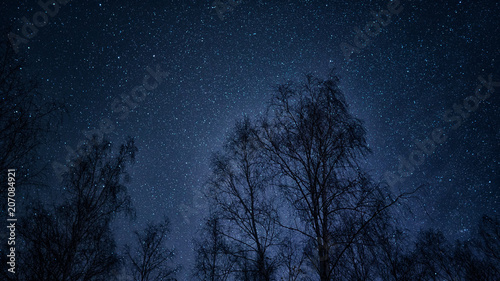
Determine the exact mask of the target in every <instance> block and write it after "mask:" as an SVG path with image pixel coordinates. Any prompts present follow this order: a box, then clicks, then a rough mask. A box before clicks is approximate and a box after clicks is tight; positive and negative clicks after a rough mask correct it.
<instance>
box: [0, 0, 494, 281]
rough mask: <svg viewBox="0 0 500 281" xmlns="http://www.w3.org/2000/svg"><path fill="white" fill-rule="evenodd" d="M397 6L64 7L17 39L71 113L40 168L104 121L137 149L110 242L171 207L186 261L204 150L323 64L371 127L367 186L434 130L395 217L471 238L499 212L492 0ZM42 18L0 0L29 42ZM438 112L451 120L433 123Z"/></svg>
mask: <svg viewBox="0 0 500 281" xmlns="http://www.w3.org/2000/svg"><path fill="white" fill-rule="evenodd" d="M5 2H9V3H5ZM61 2H64V1H61ZM221 2H222V3H224V2H226V3H227V1H224V0H221ZM394 2H396V1H394ZM399 2H400V3H399V5H396V3H392V4H391V3H390V1H388V0H376V1H335V0H331V1H316V0H309V1H306V0H299V1H250V0H242V1H236V3H234V4H233V6H232V8H231V9H227V10H224V9H223V8H221V6H218V7H215V8H214V5H215V4H214V2H213V1H198V0H186V1H130V0H123V1H106V0H103V1H97V0H88V1H70V2H69V3H67V4H65V5H62V4H61V5H59V11H58V12H57V13H55V12H52V14H53V16H52V15H50V14H49V16H47V19H48V20H47V21H48V23H47V24H46V25H44V26H42V27H39V28H38V32H37V33H36V34H35V35H33V36H32V38H30V39H29V40H28V42H24V43H19V45H18V48H19V49H18V53H17V56H19V57H21V58H23V59H24V60H25V61H26V68H25V72H26V75H28V76H30V77H35V78H36V79H37V81H38V82H39V83H40V85H41V87H40V92H41V93H42V94H43V95H44V96H46V97H47V99H57V100H63V101H64V102H65V104H66V106H67V107H68V110H69V115H68V116H67V117H66V118H65V119H64V122H63V123H62V126H61V127H60V128H59V134H58V136H57V137H54V140H53V142H51V145H50V146H49V147H46V148H44V150H43V156H44V157H43V159H41V161H43V162H44V163H45V162H48V163H49V164H51V165H52V164H53V163H61V164H64V163H65V157H66V155H67V154H68V153H67V151H68V150H70V149H75V148H76V146H77V145H78V143H79V142H80V141H82V140H84V139H85V134H87V133H88V132H89V131H92V130H95V129H96V128H100V126H102V125H103V120H107V121H110V122H111V124H112V125H113V126H114V130H112V131H111V132H110V134H109V138H110V139H111V140H112V141H113V142H115V143H120V142H123V141H124V140H125V138H126V137H127V136H132V137H134V138H135V139H136V143H137V146H138V148H139V153H138V155H137V161H136V164H135V165H134V166H133V167H132V168H131V169H130V174H131V176H132V181H131V183H130V185H129V192H130V194H131V196H132V199H133V204H134V206H135V208H136V209H137V220H136V221H134V222H130V221H127V220H126V219H119V220H118V221H117V222H116V225H115V232H116V234H117V238H118V241H119V242H120V243H126V242H127V241H128V240H129V239H130V230H131V229H140V228H141V227H142V226H144V224H145V223H146V222H147V221H148V220H153V221H159V220H160V219H161V218H162V217H163V216H165V215H166V216H168V217H169V218H170V220H171V221H172V240H171V244H172V245H175V247H176V249H177V260H176V261H177V262H179V263H181V264H183V265H184V266H185V268H186V269H187V270H188V269H189V267H190V266H191V259H192V252H191V247H192V245H191V240H192V238H193V235H194V234H196V231H197V229H198V226H199V223H200V221H201V219H200V218H201V217H202V215H203V214H204V210H205V208H206V206H205V204H204V199H203V197H202V191H203V188H204V183H205V181H206V179H207V176H208V173H209V165H208V164H209V158H210V155H211V153H213V152H215V151H217V150H219V149H220V148H221V145H222V143H223V140H224V138H225V136H226V134H227V132H228V130H229V129H230V128H231V127H232V126H233V124H234V121H235V119H237V118H240V117H242V116H243V115H244V114H246V115H248V116H250V117H253V118H255V117H258V116H259V114H261V113H262V112H263V111H264V110H265V108H266V101H267V100H268V99H269V97H270V93H271V91H272V87H273V86H275V85H277V84H279V83H283V82H286V81H288V80H290V79H291V80H294V81H300V80H301V79H303V77H304V76H303V75H304V74H306V73H313V74H316V75H319V76H323V77H324V76H325V75H326V74H327V73H328V71H329V70H330V69H332V68H334V69H335V73H337V74H338V75H339V77H340V79H341V88H342V90H343V91H344V93H345V95H346V98H347V100H348V102H349V103H350V105H351V111H352V112H353V113H354V115H355V116H357V117H358V118H360V119H362V120H363V121H364V124H365V126H366V129H367V132H368V143H369V146H370V147H371V149H372V150H373V153H372V154H371V155H370V156H369V157H368V158H367V163H366V167H367V169H368V170H369V171H370V173H371V174H372V176H373V177H374V178H375V179H377V180H384V179H385V175H386V174H387V173H388V172H394V171H397V170H398V165H400V163H401V162H400V159H401V158H405V157H406V158H408V156H409V155H410V153H411V152H412V151H413V150H414V149H415V148H416V144H415V143H416V141H418V140H424V139H426V138H432V132H433V130H434V129H436V128H441V129H442V130H443V131H444V132H445V133H446V135H447V140H446V141H445V142H443V143H442V144H439V145H437V146H436V147H435V149H434V153H432V154H431V155H429V156H428V157H426V158H425V160H423V163H422V164H421V165H419V166H418V167H417V168H416V169H415V171H414V173H413V174H412V175H410V176H407V177H403V178H400V180H399V182H397V183H396V184H394V185H393V189H394V190H409V189H411V188H414V187H416V186H419V185H421V184H426V188H424V190H422V191H421V193H420V194H419V195H420V197H421V198H420V201H419V202H416V203H415V206H414V211H413V212H412V215H410V216H407V217H405V218H404V219H405V221H406V224H407V225H408V227H411V228H414V229H417V230H418V229H420V228H424V227H438V228H440V229H442V230H443V231H444V232H445V233H446V234H447V235H449V236H451V237H454V238H462V239H464V238H465V239H466V238H467V236H468V234H469V232H470V231H471V229H473V228H474V227H475V225H476V223H477V220H478V218H479V217H480V216H481V215H482V214H489V215H498V212H499V211H500V210H499V206H500V177H499V176H498V174H499V171H500V159H499V152H500V120H499V117H498V116H500V107H499V104H500V97H499V94H500V84H499V83H498V82H495V81H500V70H499V66H500V63H499V62H500V52H499V44H498V43H500V32H499V29H500V2H498V1H486V0H480V1H417V0H412V1H409V0H401V1H399ZM391 5H393V6H391ZM222 7H223V6H222ZM52 8H53V7H52ZM382 10H384V11H392V12H394V13H392V12H389V13H390V20H388V19H387V18H385V21H384V19H382V21H383V23H382V24H380V25H378V28H379V29H378V28H376V27H375V28H373V29H369V30H368V31H367V32H371V34H372V35H373V36H372V37H366V34H365V35H364V36H365V38H368V39H369V42H365V41H363V40H361V39H362V38H361V36H360V35H359V34H360V33H359V31H362V30H365V28H366V26H367V25H369V24H370V23H372V22H373V21H374V20H375V19H376V18H375V15H377V14H384V13H382V12H380V13H379V11H382ZM39 11H43V9H42V7H41V6H39V5H38V4H37V1H34V0H31V1H25V0H22V1H3V2H2V3H1V4H0V19H1V21H2V25H3V26H5V27H8V28H9V30H10V31H11V32H12V33H14V34H17V35H18V36H20V37H21V38H24V37H22V36H23V33H22V28H23V21H22V18H23V17H25V18H26V19H27V20H29V21H30V22H33V20H34V19H33V17H34V15H35V14H36V13H37V12H39ZM52 11H53V10H52ZM38 15H40V14H38ZM386 15H387V14H386ZM35 20H37V21H43V18H42V17H40V18H39V19H35ZM373 26H374V25H372V27H373ZM2 36H5V37H7V35H6V34H3V35H2ZM346 46H347V47H346ZM351 51H352V54H350V52H351ZM152 72H153V73H157V74H158V72H160V73H161V74H162V75H161V77H158V79H159V80H155V79H152V80H151V79H150V80H149V82H150V83H152V84H153V83H155V82H157V87H155V88H154V89H153V90H151V91H149V94H147V95H146V96H145V97H144V98H141V99H140V101H132V100H130V99H129V97H130V92H131V91H132V90H133V89H134V88H136V87H137V86H140V85H142V83H143V79H144V76H145V75H147V74H148V73H149V74H150V75H151V73H152ZM490 75H492V76H490ZM489 76H490V77H491V78H490V80H488V77H489ZM480 77H481V78H480ZM481 79H483V81H485V80H486V82H485V83H487V82H488V81H491V83H490V85H493V86H492V87H495V83H496V87H497V88H496V91H495V92H493V93H491V96H490V97H489V98H487V99H486V100H484V101H482V102H480V103H479V104H477V108H474V110H473V111H472V112H470V113H469V112H467V111H465V113H463V114H465V115H467V116H466V117H465V115H461V114H460V113H457V112H458V111H457V110H460V109H456V110H455V111H454V112H453V110H454V104H456V105H455V107H463V106H469V108H470V105H471V104H473V101H471V102H470V103H469V104H468V105H466V104H464V100H465V99H467V98H468V97H469V96H474V93H475V90H476V88H477V86H478V85H481ZM470 100H471V99H469V101H470ZM466 103H467V102H466ZM473 105H474V106H475V104H473ZM123 106H125V107H127V108H128V109H131V110H130V112H128V114H127V115H125V114H124V113H123V112H117V108H118V110H119V109H120V108H121V109H123ZM132 107H134V108H133V109H132ZM447 110H451V111H452V112H453V113H450V115H449V117H456V118H459V120H460V125H459V126H458V121H455V122H446V121H444V119H443V114H444V113H445V112H446V111H447ZM462 112H463V110H462ZM457 116H458V117H457ZM452 125H457V128H454V129H453V128H450V127H451V126H452ZM48 173H49V177H48V178H50V179H51V180H50V181H51V182H50V186H51V188H48V189H47V188H45V189H43V190H41V191H40V194H41V195H40V196H43V198H46V200H51V198H53V196H51V195H53V193H54V192H57V184H58V181H57V175H56V172H55V171H53V170H49V172H48ZM184 274H185V273H184Z"/></svg>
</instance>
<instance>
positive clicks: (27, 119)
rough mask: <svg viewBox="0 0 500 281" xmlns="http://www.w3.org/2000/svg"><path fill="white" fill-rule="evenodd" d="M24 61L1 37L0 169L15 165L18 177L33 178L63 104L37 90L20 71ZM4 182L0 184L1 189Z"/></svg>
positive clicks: (0, 191) (38, 170)
mask: <svg viewBox="0 0 500 281" xmlns="http://www.w3.org/2000/svg"><path fill="white" fill-rule="evenodd" d="M23 68H25V66H24V64H23V62H22V61H21V60H20V59H18V58H16V56H15V53H14V51H13V50H12V48H11V47H10V44H9V43H8V42H6V41H5V40H1V41H0V147H1V149H0V171H2V172H3V171H6V170H7V169H17V171H18V173H17V176H16V177H17V179H18V181H19V180H20V179H21V180H25V179H27V178H28V177H29V178H30V180H33V176H35V175H37V174H38V173H39V172H40V170H41V169H42V167H35V164H39V161H35V159H36V157H37V152H38V150H39V149H40V147H41V146H42V145H43V144H44V143H46V142H47V140H48V138H47V137H48V136H49V133H52V132H55V129H54V128H58V127H59V124H60V121H61V117H62V115H61V113H62V112H63V110H62V108H63V107H62V105H61V104H59V103H56V102H53V101H50V98H47V97H44V96H43V95H41V94H40V92H39V86H38V84H37V83H36V82H35V81H33V80H31V79H28V78H27V77H26V75H25V74H24V73H23ZM6 192H7V185H5V184H3V185H1V186H0V193H1V194H5V193H6Z"/></svg>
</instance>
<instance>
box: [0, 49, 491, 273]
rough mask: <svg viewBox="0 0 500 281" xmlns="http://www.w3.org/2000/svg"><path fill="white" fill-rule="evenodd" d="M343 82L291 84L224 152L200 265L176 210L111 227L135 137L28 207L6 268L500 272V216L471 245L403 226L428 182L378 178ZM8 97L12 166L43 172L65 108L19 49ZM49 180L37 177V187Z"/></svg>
mask: <svg viewBox="0 0 500 281" xmlns="http://www.w3.org/2000/svg"><path fill="white" fill-rule="evenodd" d="M3 47H4V49H5V46H3ZM339 83H340V79H339V78H338V77H337V76H335V75H334V74H333V72H332V73H330V74H329V75H328V76H327V77H326V78H324V79H322V78H319V77H315V76H313V75H306V76H305V78H304V80H303V81H302V82H289V83H284V84H281V85H278V86H277V87H276V88H275V89H274V91H273V95H272V97H271V98H270V100H269V102H268V104H267V108H266V111H265V112H264V113H263V114H262V115H261V116H257V117H256V118H254V119H252V118H249V117H244V118H242V119H240V120H237V121H236V123H235V126H234V128H233V129H232V131H231V133H230V134H229V135H228V136H227V138H226V141H225V143H224V146H223V147H222V149H221V150H220V151H219V152H217V153H215V154H213V156H212V158H211V159H210V169H211V170H210V171H211V172H210V176H209V178H208V179H207V183H206V187H207V188H206V194H205V197H206V199H207V209H208V212H207V216H206V217H204V218H202V221H203V225H202V227H201V228H200V229H198V230H197V232H196V234H195V238H194V241H193V242H194V243H193V244H194V252H195V259H194V262H193V264H192V265H190V266H188V267H186V266H184V268H181V267H180V266H179V265H178V264H177V263H178V262H177V261H176V259H175V251H174V250H173V249H172V248H171V247H169V245H168V244H169V237H170V235H171V233H170V221H169V220H168V218H165V219H164V220H163V221H162V222H160V223H148V224H147V226H146V227H145V228H144V229H142V230H139V231H136V232H134V237H135V240H134V241H130V244H129V245H127V246H125V247H124V248H123V249H119V248H118V246H117V244H116V240H115V236H114V233H113V230H112V229H111V225H112V222H114V221H115V220H116V218H117V216H119V215H121V214H124V215H127V216H128V217H129V218H131V219H133V218H134V215H135V212H134V208H133V206H132V204H131V198H130V195H129V193H128V190H127V186H128V184H129V181H130V177H129V175H128V173H127V169H128V167H129V166H130V165H132V164H133V162H134V159H135V155H136V153H137V151H138V149H137V147H136V145H135V143H134V140H133V139H132V138H129V139H127V140H126V141H125V143H123V144H122V145H120V146H119V147H118V149H114V145H112V144H111V142H109V141H108V140H107V139H106V138H97V137H95V138H94V139H93V140H92V141H91V142H90V144H89V145H88V146H87V147H86V148H85V149H86V151H85V153H81V154H77V155H76V156H75V157H76V159H73V161H71V163H74V164H73V165H72V166H71V167H69V169H68V170H67V172H66V173H65V174H64V175H63V182H62V184H61V189H60V190H58V197H57V198H54V200H50V202H47V198H40V200H38V201H36V200H34V201H32V202H30V204H29V205H28V206H26V208H25V209H24V210H23V212H22V213H24V214H25V215H24V217H23V218H22V219H20V220H19V225H18V226H17V230H18V235H19V237H18V242H17V243H16V253H17V255H16V263H17V273H16V274H12V273H9V272H7V270H6V269H7V267H4V269H2V271H1V273H0V278H1V279H2V280H26V281H32V280H33V281H35V280H36V281H40V280H48V281H94V280H95V281H97V280H122V281H124V280H140V281H152V280H179V272H180V271H181V270H182V269H184V270H187V271H189V272H190V280H206V281H226V280H227V281H229V280H245V281H270V280H289V281H290V280H321V281H326V280H338V281H341V280H358V281H361V280H364V281H368V280H373V281H376V280H394V281H403V280H408V281H409V280H412V281H413V280H457V281H458V280H485V281H488V280H492V281H493V280H498V276H500V254H499V253H500V221H499V219H498V218H497V217H489V216H483V217H482V219H481V220H480V222H479V223H478V227H477V231H476V232H475V233H474V235H472V236H471V237H470V239H468V240H466V241H449V239H447V237H446V236H445V235H444V234H443V233H442V232H440V231H439V230H436V229H424V230H421V231H420V232H418V233H411V232H409V231H408V230H406V229H403V228H401V226H400V225H399V224H398V217H399V216H401V215H400V213H399V210H400V209H401V208H402V206H405V205H406V206H410V205H411V204H410V203H411V202H410V201H411V198H412V197H415V196H417V197H418V192H419V189H420V188H422V187H419V188H416V189H414V190H412V191H411V192H407V193H401V194H393V192H391V191H390V189H389V188H388V186H387V184H385V183H383V182H376V181H375V180H374V179H373V178H372V177H371V176H370V175H369V173H368V172H366V168H365V165H364V163H365V157H366V155H368V154H369V153H370V149H369V146H368V144H367V141H366V131H365V129H364V127H363V123H362V121H361V120H359V119H357V118H356V117H354V116H353V115H352V114H351V113H350V111H349V106H348V102H347V100H346V98H345V96H344V95H343V93H342V91H341V89H340V88H339ZM0 94H1V97H2V98H1V100H0V109H1V110H0V120H1V123H0V144H1V146H2V151H1V154H0V167H2V168H3V170H4V171H5V170H6V169H8V168H12V167H30V165H32V164H33V162H36V161H37V160H36V159H37V156H38V150H39V149H40V147H42V146H43V145H45V143H44V142H43V141H41V140H43V139H44V138H49V135H50V133H51V132H52V130H51V128H52V127H53V125H54V124H55V123H58V122H59V121H58V120H60V119H58V118H57V117H58V116H60V114H61V113H62V112H63V111H64V109H63V107H62V106H60V104H58V103H56V102H45V103H39V102H38V100H37V95H39V93H38V92H37V86H36V85H35V84H32V83H26V82H25V80H23V67H22V63H21V62H19V60H18V59H16V58H15V57H14V55H13V54H12V52H11V51H9V49H8V48H6V49H5V51H4V56H3V61H2V64H1V69H0ZM33 167H35V166H33ZM40 171H42V170H40ZM35 174H36V173H29V174H28V173H25V177H26V179H28V181H27V182H29V179H31V178H34V177H35ZM1 190H2V189H1V188H0V191H1ZM3 193H4V194H5V191H4V192H3ZM42 200H44V201H42ZM2 235H5V233H4V232H2ZM3 237H4V236H2V237H0V238H2V241H6V239H3ZM1 249H2V251H1V254H2V255H1V257H0V262H1V263H2V264H4V265H5V264H6V262H7V257H6V254H5V249H4V246H2V247H1Z"/></svg>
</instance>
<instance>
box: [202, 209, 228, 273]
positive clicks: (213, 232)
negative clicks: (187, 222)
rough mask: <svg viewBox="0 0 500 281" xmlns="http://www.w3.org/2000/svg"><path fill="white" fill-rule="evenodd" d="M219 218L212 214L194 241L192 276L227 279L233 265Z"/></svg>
mask: <svg viewBox="0 0 500 281" xmlns="http://www.w3.org/2000/svg"><path fill="white" fill-rule="evenodd" d="M221 228H222V226H221V222H220V218H219V217H218V215H216V214H212V215H211V216H210V217H209V218H208V219H207V220H206V221H205V225H204V227H203V229H202V231H201V239H199V240H197V241H195V242H194V243H195V251H196V262H195V268H194V274H193V275H194V277H196V278H198V279H199V280H204V281H227V280H229V277H230V276H231V272H233V269H234V267H235V260H234V258H233V257H232V256H231V255H230V249H229V245H228V244H227V241H226V238H225V237H224V236H223V235H222V233H223V230H222V229H221Z"/></svg>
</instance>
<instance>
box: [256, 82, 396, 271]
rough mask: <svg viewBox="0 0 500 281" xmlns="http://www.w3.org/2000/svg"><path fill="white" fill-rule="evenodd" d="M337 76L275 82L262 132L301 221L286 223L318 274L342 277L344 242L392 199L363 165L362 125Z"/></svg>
mask: <svg viewBox="0 0 500 281" xmlns="http://www.w3.org/2000/svg"><path fill="white" fill-rule="evenodd" d="M338 83H339V80H338V78H337V77H335V76H331V77H330V78H328V79H326V80H321V79H319V78H315V77H313V76H311V75H308V76H306V81H305V83H303V84H301V85H297V84H295V83H288V84H283V85H280V86H278V88H277V91H276V94H275V95H274V97H273V99H272V101H271V104H270V108H269V110H268V114H267V116H266V118H265V120H264V121H263V123H262V128H263V133H262V134H261V138H260V140H261V143H262V146H263V147H264V152H265V154H266V156H267V159H269V161H270V162H271V163H273V164H274V168H273V170H274V171H276V172H277V175H279V176H280V182H279V187H280V188H281V190H282V191H283V192H284V194H285V195H286V196H287V198H288V200H289V202H290V203H291V204H292V206H293V208H294V209H295V210H296V211H297V212H298V214H299V215H300V217H301V219H302V222H303V223H302V225H300V224H297V225H288V226H285V227H287V228H289V229H293V230H295V231H296V232H297V233H300V234H302V235H303V236H304V237H305V238H306V239H307V240H309V242H308V243H309V247H308V248H307V249H306V253H307V254H308V256H309V260H310V265H311V266H312V267H314V268H315V270H316V272H317V274H318V276H319V277H320V279H321V280H331V279H332V278H338V277H339V276H338V274H341V272H340V271H339V269H340V264H341V263H342V259H344V258H345V254H346V253H347V252H348V250H349V249H351V248H352V247H353V246H354V245H355V244H357V243H360V242H361V238H362V236H363V235H362V234H363V232H364V231H365V228H367V227H368V226H369V225H370V223H373V220H374V219H375V218H376V217H377V216H378V215H380V214H381V213H382V212H383V211H384V210H385V209H386V208H388V207H389V206H390V205H392V204H394V202H395V201H396V200H397V199H393V200H390V196H389V195H388V194H387V192H385V191H384V189H383V188H382V187H381V186H379V185H377V184H374V183H373V182H372V181H371V180H370V178H369V176H368V175H367V174H366V173H364V172H363V170H362V168H361V165H360V164H359V160H360V158H361V157H362V156H364V155H365V154H367V153H368V152H369V149H368V146H367V144H366V140H365V130H364V128H363V126H362V123H361V121H360V120H358V119H356V118H354V117H353V116H352V115H351V114H350V113H349V111H348V106H347V103H346V101H345V98H344V96H343V94H342V92H341V91H340V89H339V88H338Z"/></svg>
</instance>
